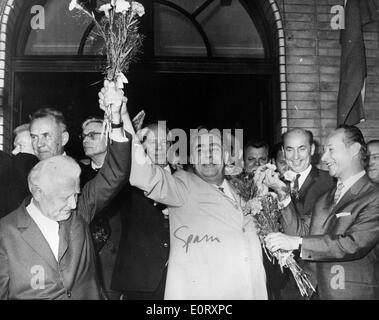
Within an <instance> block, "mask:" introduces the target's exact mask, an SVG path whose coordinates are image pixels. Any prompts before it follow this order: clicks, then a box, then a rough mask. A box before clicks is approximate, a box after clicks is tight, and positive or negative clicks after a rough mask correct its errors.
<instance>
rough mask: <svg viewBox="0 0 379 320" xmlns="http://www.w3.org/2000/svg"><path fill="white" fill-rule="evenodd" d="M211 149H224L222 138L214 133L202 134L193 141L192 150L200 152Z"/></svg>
mask: <svg viewBox="0 0 379 320" xmlns="http://www.w3.org/2000/svg"><path fill="white" fill-rule="evenodd" d="M209 147H213V148H214V147H218V148H222V141H221V137H220V136H219V135H217V134H214V133H200V134H198V135H197V136H196V137H195V138H194V139H193V140H192V146H191V150H193V151H198V150H202V149H209Z"/></svg>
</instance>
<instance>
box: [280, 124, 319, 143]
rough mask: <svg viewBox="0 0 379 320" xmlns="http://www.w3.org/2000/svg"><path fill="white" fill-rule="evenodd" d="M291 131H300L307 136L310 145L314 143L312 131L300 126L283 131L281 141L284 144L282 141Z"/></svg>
mask: <svg viewBox="0 0 379 320" xmlns="http://www.w3.org/2000/svg"><path fill="white" fill-rule="evenodd" d="M292 132H298V133H301V134H303V135H305V136H306V137H307V138H308V142H309V144H310V145H312V144H314V140H313V133H312V131H310V130H305V129H302V128H293V129H290V130H288V131H286V132H284V133H283V134H282V143H283V145H284V141H285V139H286V137H287V135H288V134H290V133H292Z"/></svg>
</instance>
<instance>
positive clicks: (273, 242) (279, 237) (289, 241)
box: [265, 232, 301, 252]
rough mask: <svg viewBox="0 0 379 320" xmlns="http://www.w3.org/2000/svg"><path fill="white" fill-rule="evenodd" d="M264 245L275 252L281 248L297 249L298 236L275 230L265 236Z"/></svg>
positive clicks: (299, 242) (299, 240)
mask: <svg viewBox="0 0 379 320" xmlns="http://www.w3.org/2000/svg"><path fill="white" fill-rule="evenodd" d="M265 242H266V247H267V248H268V249H269V250H270V251H271V252H275V251H277V250H279V249H282V250H287V251H291V250H297V249H299V246H300V244H301V238H300V237H293V236H288V235H286V234H283V233H280V232H275V233H270V234H269V235H267V237H266V238H265Z"/></svg>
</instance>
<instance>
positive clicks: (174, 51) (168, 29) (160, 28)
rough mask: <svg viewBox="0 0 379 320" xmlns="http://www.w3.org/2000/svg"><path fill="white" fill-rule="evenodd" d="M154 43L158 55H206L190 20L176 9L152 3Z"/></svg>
mask: <svg viewBox="0 0 379 320" xmlns="http://www.w3.org/2000/svg"><path fill="white" fill-rule="evenodd" d="M154 27H155V28H154V40H155V41H154V43H155V54H156V55H158V56H206V55H207V51H206V48H205V45H204V41H203V39H202V38H201V36H200V34H199V33H198V31H197V30H196V28H195V26H194V25H193V24H192V22H191V21H190V20H189V19H187V18H186V17H185V16H183V15H182V14H181V13H179V12H178V11H176V10H174V9H172V8H170V7H167V6H164V5H161V4H158V3H156V4H154Z"/></svg>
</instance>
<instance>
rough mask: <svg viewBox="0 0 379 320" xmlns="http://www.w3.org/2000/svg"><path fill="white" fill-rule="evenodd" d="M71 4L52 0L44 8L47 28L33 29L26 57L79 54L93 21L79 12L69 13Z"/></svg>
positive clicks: (67, 0) (27, 45)
mask: <svg viewBox="0 0 379 320" xmlns="http://www.w3.org/2000/svg"><path fill="white" fill-rule="evenodd" d="M69 3H70V0H63V1H62V0H50V1H48V2H47V3H46V4H45V5H44V6H43V8H44V10H45V28H44V29H33V28H32V29H31V31H30V34H29V37H28V41H27V44H26V47H25V54H26V55H76V54H77V52H78V49H79V44H80V40H81V38H82V35H83V33H84V31H85V30H86V28H87V26H88V25H89V23H90V22H91V20H90V18H89V17H86V16H84V15H82V14H79V13H78V11H69V10H68V5H69ZM33 16H34V14H32V15H31V17H33Z"/></svg>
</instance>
